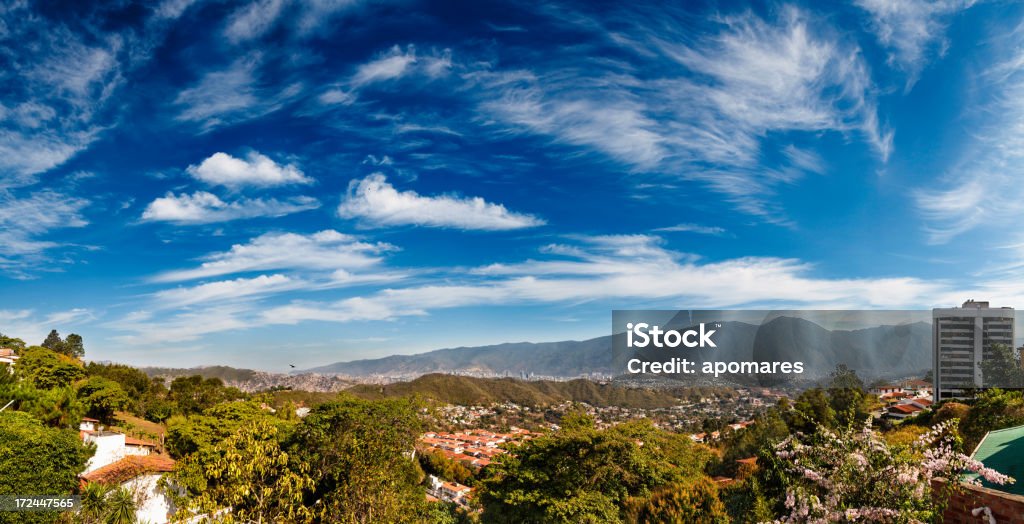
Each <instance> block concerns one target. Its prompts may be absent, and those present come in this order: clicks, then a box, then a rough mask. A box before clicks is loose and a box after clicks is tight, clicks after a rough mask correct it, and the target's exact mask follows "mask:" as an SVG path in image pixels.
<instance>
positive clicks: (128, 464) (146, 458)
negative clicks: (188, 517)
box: [82, 455, 175, 524]
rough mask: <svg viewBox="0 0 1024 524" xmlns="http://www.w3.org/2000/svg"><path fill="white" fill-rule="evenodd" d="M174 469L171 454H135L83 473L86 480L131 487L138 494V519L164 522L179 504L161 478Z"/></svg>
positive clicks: (136, 514) (83, 478)
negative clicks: (174, 503)
mask: <svg viewBox="0 0 1024 524" xmlns="http://www.w3.org/2000/svg"><path fill="white" fill-rule="evenodd" d="M173 470H174V460H172V459H171V458H170V457H165V456H162V455H133V456H128V457H126V458H123V459H120V460H118V461H117V462H114V463H112V464H107V465H105V466H103V467H100V468H97V469H94V470H92V471H90V472H88V473H86V474H84V475H82V480H83V481H85V482H98V483H100V484H104V485H106V486H116V487H121V488H126V489H128V490H129V491H130V492H131V493H133V494H134V495H135V502H136V505H137V507H136V509H135V519H136V521H138V522H149V523H152V524H163V523H166V522H168V521H170V518H171V516H172V515H173V514H174V512H175V507H174V505H173V504H172V502H171V498H170V496H169V495H168V493H167V492H166V491H165V490H164V488H162V487H160V485H159V481H160V478H161V477H162V476H163V475H164V473H167V472H170V471H173Z"/></svg>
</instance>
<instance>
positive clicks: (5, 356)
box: [0, 348, 20, 371]
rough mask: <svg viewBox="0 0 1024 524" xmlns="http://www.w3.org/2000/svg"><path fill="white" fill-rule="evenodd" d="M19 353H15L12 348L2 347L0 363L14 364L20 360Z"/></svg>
mask: <svg viewBox="0 0 1024 524" xmlns="http://www.w3.org/2000/svg"><path fill="white" fill-rule="evenodd" d="M18 358H20V357H18V355H17V354H15V353H14V350H13V349H11V348H0V364H7V365H9V366H13V365H14V363H15V362H16V361H17V360H18ZM12 371H13V370H12Z"/></svg>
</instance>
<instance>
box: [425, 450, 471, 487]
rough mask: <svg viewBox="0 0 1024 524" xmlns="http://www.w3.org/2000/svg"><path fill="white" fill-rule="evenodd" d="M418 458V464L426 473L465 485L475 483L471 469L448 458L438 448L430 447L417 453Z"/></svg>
mask: <svg viewBox="0 0 1024 524" xmlns="http://www.w3.org/2000/svg"><path fill="white" fill-rule="evenodd" d="M419 458H420V466H421V467H422V468H423V471H425V472H427V473H430V474H432V475H437V476H438V477H440V478H443V479H446V480H452V481H455V482H458V483H459V484H465V485H467V486H473V485H474V484H476V478H475V477H474V475H473V471H472V470H470V469H469V468H467V467H466V466H465V465H464V464H462V463H461V462H458V461H455V460H452V459H450V458H448V457H447V456H446V455H445V454H444V453H442V452H441V451H440V450H436V449H431V450H428V451H425V452H423V453H420V454H419Z"/></svg>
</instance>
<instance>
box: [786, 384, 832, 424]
mask: <svg viewBox="0 0 1024 524" xmlns="http://www.w3.org/2000/svg"><path fill="white" fill-rule="evenodd" d="M784 416H785V418H786V424H787V425H788V426H789V428H790V430H792V431H801V432H804V433H811V432H813V431H814V430H815V429H816V427H817V425H819V424H820V425H822V426H825V427H829V428H834V427H836V410H835V409H834V408H833V407H832V402H831V401H830V399H829V397H828V394H826V393H825V391H824V390H823V389H821V388H814V389H808V390H806V391H804V392H803V393H800V396H799V397H797V398H796V400H795V401H794V402H793V409H792V410H791V411H789V412H787V413H786V414H785V415H784Z"/></svg>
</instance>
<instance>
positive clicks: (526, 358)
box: [303, 316, 932, 380]
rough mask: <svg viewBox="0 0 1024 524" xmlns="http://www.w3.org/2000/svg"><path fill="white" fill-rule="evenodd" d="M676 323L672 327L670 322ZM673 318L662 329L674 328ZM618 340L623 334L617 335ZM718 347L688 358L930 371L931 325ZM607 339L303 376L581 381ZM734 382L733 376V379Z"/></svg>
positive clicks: (782, 332)
mask: <svg viewBox="0 0 1024 524" xmlns="http://www.w3.org/2000/svg"><path fill="white" fill-rule="evenodd" d="M673 324H676V325H673ZM678 325H679V321H678V320H675V319H674V320H673V321H672V322H670V323H668V324H667V326H668V327H672V328H678ZM618 336H622V335H618ZM716 340H717V347H716V348H710V347H709V348H701V349H693V350H686V351H687V353H686V358H688V359H690V360H694V361H697V362H706V361H722V362H729V361H736V362H742V361H768V362H772V361H790V362H797V361H799V362H803V363H804V369H805V372H804V375H803V377H802V378H804V379H810V380H818V379H822V378H825V377H827V376H828V374H829V373H830V372H831V371H832V370H834V369H835V367H836V366H837V365H838V364H845V365H847V366H848V367H850V368H851V369H854V370H856V371H857V372H858V374H859V375H860V376H861V377H862V378H865V379H875V378H887V377H897V376H906V375H911V374H918V373H921V372H923V371H924V370H927V369H930V368H931V362H932V358H931V325H930V324H928V323H925V322H917V323H912V324H901V325H881V326H874V327H869V328H864V329H856V330H839V329H836V330H829V329H826V328H824V327H822V326H820V325H818V324H816V323H814V322H811V321H809V320H804V319H801V318H796V317H789V316H781V317H777V318H775V319H773V320H770V321H768V322H765V323H763V324H761V325H755V324H749V323H744V322H722V323H721V325H720V327H719V328H718V333H717V335H716ZM658 351H661V353H660V354H659V353H657V352H656V351H654V350H646V351H644V352H641V353H642V354H643V355H644V357H645V358H646V359H648V360H659V359H663V358H666V357H665V355H673V356H679V354H678V353H670V352H665V351H664V350H658ZM614 363H615V358H614V355H613V337H612V336H603V337H598V338H594V339H590V340H584V341H563V342H544V343H530V342H517V343H506V344H497V345H492V346H481V347H459V348H450V349H439V350H436V351H430V352H427V353H420V354H416V355H393V356H389V357H384V358H378V359H368V360H356V361H351V362H336V363H334V364H329V365H326V366H320V367H316V368H312V369H309V370H305V371H303V373H320V374H327V375H338V376H343V377H349V378H369V377H401V378H412V377H417V376H422V375H426V374H430V373H457V374H473V375H483V376H505V375H509V376H516V377H519V376H530V375H531V374H532V375H533V376H543V377H579V376H587V375H592V374H603V375H613V374H617V373H619V372H621V370H622V368H621V367H619V366H617V365H615V364H614ZM733 378H735V377H733Z"/></svg>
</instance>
